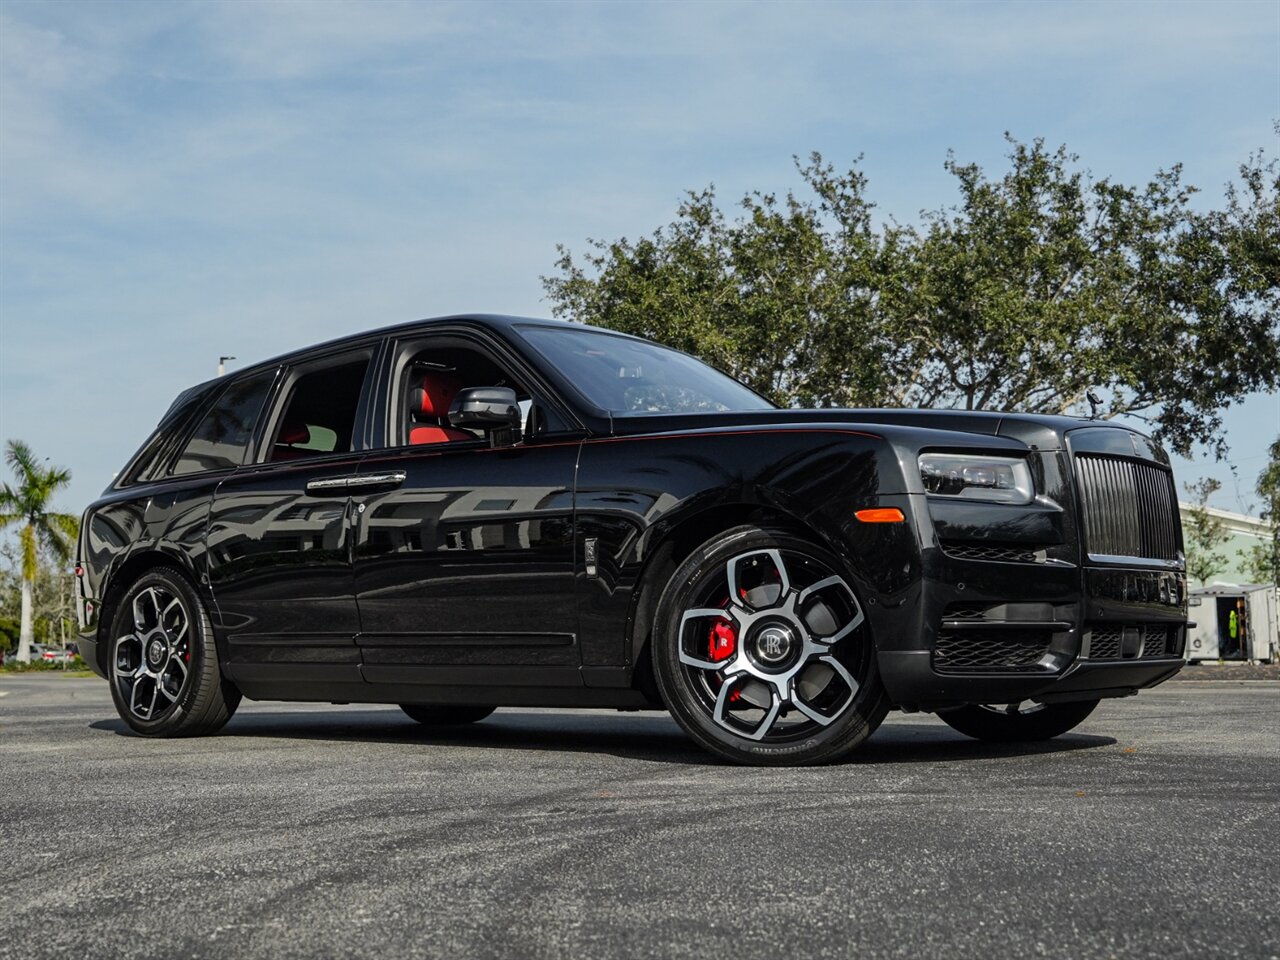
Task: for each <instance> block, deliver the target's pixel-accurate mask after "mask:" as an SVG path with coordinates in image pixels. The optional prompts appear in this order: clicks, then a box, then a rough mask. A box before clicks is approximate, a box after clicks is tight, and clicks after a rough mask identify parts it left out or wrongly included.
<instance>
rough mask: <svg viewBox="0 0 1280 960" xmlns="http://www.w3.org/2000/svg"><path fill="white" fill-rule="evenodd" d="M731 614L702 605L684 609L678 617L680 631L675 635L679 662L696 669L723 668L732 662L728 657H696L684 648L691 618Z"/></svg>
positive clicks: (725, 616)
mask: <svg viewBox="0 0 1280 960" xmlns="http://www.w3.org/2000/svg"><path fill="white" fill-rule="evenodd" d="M731 616H732V614H731V613H730V612H729V611H728V610H719V609H716V608H714V607H704V608H700V609H695V610H686V611H685V613H684V616H682V617H681V618H680V633H679V635H678V636H677V641H678V643H677V649H676V652H677V654H678V655H679V657H680V662H681V663H683V664H685V665H686V666H690V667H695V668H697V669H698V670H723V669H724V668H725V667H726V666H728V665H729V664H730V663H732V662H733V658H732V657H729V658H726V659H724V660H720V661H716V660H711V659H708V658H707V657H698V656H695V655H694V654H692V653H690V652H689V651H688V650H686V649H685V638H686V636H687V635H688V633H689V631H688V629H687V628H688V626H689V622H690V621H691V620H725V619H728V618H730V617H731Z"/></svg>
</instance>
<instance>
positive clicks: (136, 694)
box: [129, 674, 148, 717]
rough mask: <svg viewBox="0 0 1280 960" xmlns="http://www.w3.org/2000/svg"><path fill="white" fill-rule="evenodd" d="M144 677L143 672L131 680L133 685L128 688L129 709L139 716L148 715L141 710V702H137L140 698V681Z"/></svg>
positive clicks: (141, 685)
mask: <svg viewBox="0 0 1280 960" xmlns="http://www.w3.org/2000/svg"><path fill="white" fill-rule="evenodd" d="M145 677H146V675H145V674H143V675H142V676H140V677H138V679H137V680H135V681H134V682H133V686H132V687H131V688H130V690H129V710H130V711H131V712H132V713H133V714H134V715H135V716H139V717H146V716H148V714H146V713H144V712H143V707H142V704H141V703H139V700H140V699H141V696H140V695H141V694H142V688H143V683H142V681H143V680H144V679H145Z"/></svg>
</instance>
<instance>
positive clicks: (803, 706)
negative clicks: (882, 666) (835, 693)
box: [789, 656, 858, 727]
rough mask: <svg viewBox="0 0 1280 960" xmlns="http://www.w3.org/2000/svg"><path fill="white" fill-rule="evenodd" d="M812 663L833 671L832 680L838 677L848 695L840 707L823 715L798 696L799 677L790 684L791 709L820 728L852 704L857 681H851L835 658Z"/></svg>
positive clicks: (849, 674) (851, 677) (851, 676)
mask: <svg viewBox="0 0 1280 960" xmlns="http://www.w3.org/2000/svg"><path fill="white" fill-rule="evenodd" d="M814 662H815V663H821V664H824V665H826V666H827V667H830V668H831V670H832V671H833V677H832V679H833V680H834V679H835V677H839V678H840V679H841V680H842V681H843V682H844V685H845V687H846V689H848V691H849V695H848V696H847V697H845V698H844V699H843V700H842V701H841V702H840V705H839V706H838V707H836V708H835V710H833V711H832V712H831V713H823V712H822V711H820V710H819V709H818V708H817V707H814V706H813V705H811V704H809V703H806V702H805V700H804V699H803V698H802V697H801V696H800V690H799V687H800V684H799V677H797V678H796V680H795V681H793V682H792V684H791V690H790V696H789V701H790V703H791V705H792V706H793V707H795V708H796V709H797V710H799V711H800V712H801V713H803V714H804V715H805V716H806V717H808V718H809V719H810V720H812V721H813V722H814V723H818V724H821V725H822V726H824V727H825V726H827V725H828V724H830V723H831V722H832V721H834V720H835V719H836V718H837V717H839V716H840V714H842V713H844V711H845V709H846V708H847V707H848V706H849V704H851V703H852V702H853V698H854V697H855V696H857V694H858V681H857V680H855V679H853V675H852V674H851V673H849V671H848V670H847V669H846V668H845V665H844V664H843V663H841V662H840V661H839V660H837V659H836V658H835V657H832V656H823V657H819V658H818V659H817V660H815V661H814ZM829 682H830V681H829ZM825 689H826V687H825V686H824V687H823V690H825ZM821 692H822V691H819V693H821Z"/></svg>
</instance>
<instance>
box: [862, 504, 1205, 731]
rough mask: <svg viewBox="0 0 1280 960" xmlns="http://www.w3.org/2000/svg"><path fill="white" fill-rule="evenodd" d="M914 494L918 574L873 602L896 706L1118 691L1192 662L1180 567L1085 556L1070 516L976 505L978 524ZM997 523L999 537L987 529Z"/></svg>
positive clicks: (884, 672) (969, 512)
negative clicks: (1187, 655)
mask: <svg viewBox="0 0 1280 960" xmlns="http://www.w3.org/2000/svg"><path fill="white" fill-rule="evenodd" d="M921 499H923V498H921ZM903 500H904V507H906V508H908V509H911V510H912V511H913V513H914V516H915V519H916V522H917V524H918V525H919V528H918V529H919V534H920V547H921V554H920V559H921V567H920V569H921V577H920V579H919V580H918V581H916V582H915V583H914V584H912V589H911V590H910V591H905V590H904V591H903V592H902V593H901V595H899V596H897V597H890V596H885V595H883V594H882V595H881V596H880V597H879V598H878V602H877V603H876V604H875V605H874V606H873V607H872V608H871V609H872V611H873V612H872V613H871V619H872V626H873V629H874V631H875V637H876V645H877V654H878V664H879V668H880V675H881V679H882V680H883V682H884V685H885V688H886V689H887V691H888V693H889V696H890V698H891V699H892V701H893V702H894V703H895V704H896V705H897V706H899V707H903V708H905V709H920V710H941V709H947V708H950V707H955V706H961V705H964V704H971V703H1011V702H1016V701H1020V700H1035V701H1041V702H1050V701H1054V700H1059V701H1064V700H1085V699H1095V698H1103V697H1121V696H1127V695H1129V694H1133V693H1136V692H1137V691H1138V690H1141V689H1144V688H1146V687H1151V686H1155V685H1156V684H1158V683H1162V682H1163V681H1165V680H1167V679H1169V678H1170V677H1172V676H1173V675H1175V674H1176V673H1177V672H1178V671H1179V670H1180V669H1181V668H1182V666H1183V663H1184V660H1183V654H1184V646H1185V642H1186V618H1187V607H1186V578H1185V575H1184V574H1183V573H1182V572H1181V571H1180V570H1177V569H1173V568H1171V567H1169V566H1167V565H1166V566H1156V565H1143V562H1142V561H1135V562H1133V563H1132V564H1129V565H1126V564H1123V563H1121V564H1116V563H1107V564H1096V563H1092V564H1089V565H1087V566H1083V567H1082V566H1080V565H1079V564H1078V563H1077V562H1075V561H1076V560H1077V559H1078V558H1079V553H1078V547H1077V546H1076V545H1075V542H1076V532H1075V530H1074V529H1073V525H1072V523H1071V518H1070V515H1067V514H1057V515H1055V514H1054V513H1053V512H1051V511H1047V510H1039V509H1035V510H1028V511H1025V513H1024V512H1018V513H1014V512H1013V511H1006V512H1005V516H1012V517H1013V518H1014V520H1015V521H1016V522H1009V521H1006V522H1005V523H1003V524H997V523H995V522H993V521H992V519H991V518H990V517H987V516H984V515H982V514H983V510H984V508H973V507H966V508H965V510H966V513H965V515H964V518H965V519H973V520H974V521H975V522H974V523H973V524H972V526H971V527H970V528H969V529H965V530H957V527H958V524H957V523H955V522H954V520H953V522H951V523H950V526H949V527H948V526H947V525H946V524H944V523H943V522H941V521H942V519H943V518H942V517H941V516H939V515H938V514H940V513H941V511H939V510H938V509H937V506H936V505H934V510H933V511H930V510H929V509H928V505H927V504H925V503H921V502H920V500H917V499H916V498H903ZM913 500H914V501H915V502H910V501H913ZM992 513H993V514H994V511H992ZM954 516H955V514H953V517H954ZM993 529H994V530H999V534H998V536H999V541H998V548H997V545H996V544H993V542H992V541H989V540H988V541H984V538H983V537H982V536H981V533H982V532H983V531H986V530H993ZM958 534H960V535H962V536H960V535H958Z"/></svg>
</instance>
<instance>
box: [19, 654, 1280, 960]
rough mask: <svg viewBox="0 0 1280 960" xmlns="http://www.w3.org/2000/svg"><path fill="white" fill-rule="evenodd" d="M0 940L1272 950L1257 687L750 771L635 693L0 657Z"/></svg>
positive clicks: (31, 951)
mask: <svg viewBox="0 0 1280 960" xmlns="http://www.w3.org/2000/svg"><path fill="white" fill-rule="evenodd" d="M0 784H2V790H0V796H2V797H3V803H4V814H3V818H2V822H0V851H2V852H0V884H3V889H4V891H5V905H4V918H3V927H2V928H0V929H2V932H0V957H5V958H8V957H13V958H19V957H21V958H30V957H55V956H58V957H70V956H75V957H165V958H174V957H186V956H191V957H273V958H274V957H282V958H283V957H312V956H325V957H338V956H343V957H375V956H376V957H400V956H408V957H413V956H421V957H561V956H582V957H609V956H619V957H710V956H715V957H724V958H734V960H739V958H755V957H762V958H763V957H779V956H794V957H797V958H799V957H836V956H851V957H853V956H856V957H860V958H865V957H944V956H945V957H975V958H976V957H989V956H999V957H1005V956H1009V957H1038V956H1050V957H1138V956H1143V957H1147V956H1151V957H1154V956H1161V957H1164V956H1187V957H1250V958H1256V957H1275V956H1277V954H1278V953H1280V913H1278V912H1277V911H1278V909H1280V908H1278V906H1277V905H1278V904H1280V683H1276V682H1274V681H1271V682H1267V681H1262V682H1256V683H1249V682H1245V683H1237V682H1222V683H1215V682H1198V683H1195V682H1193V683H1170V684H1167V685H1165V686H1164V687H1161V688H1158V689H1156V690H1153V691H1149V692H1147V693H1145V694H1142V695H1140V696H1138V697H1136V698H1133V699H1128V700H1123V701H1112V702H1105V701H1104V703H1103V704H1102V706H1101V707H1099V709H1098V710H1097V711H1096V712H1095V713H1094V715H1093V716H1092V717H1091V718H1090V719H1089V720H1088V721H1086V723H1085V724H1084V725H1083V726H1082V727H1080V728H1079V730H1078V731H1077V732H1075V733H1073V734H1068V735H1067V736H1065V737H1062V738H1060V739H1058V740H1056V741H1052V742H1050V743H1047V744H1037V745H1031V746H1025V745H1022V746H991V745H986V744H981V743H978V742H976V741H971V740H967V739H965V738H964V737H961V736H960V735H959V734H956V733H953V732H952V731H951V730H950V728H948V727H946V726H945V725H944V724H942V723H941V722H940V721H938V720H937V719H936V718H933V717H927V716H904V715H902V714H896V713H895V714H890V716H889V719H888V721H887V722H886V723H885V725H884V726H883V727H882V728H881V729H880V731H879V732H878V733H877V734H876V735H875V737H874V738H873V739H872V740H871V741H870V742H869V743H868V744H867V745H866V747H865V748H864V749H863V750H862V751H861V752H860V753H859V754H858V755H857V756H856V759H854V760H853V761H851V762H849V763H845V764H843V765H840V766H835V767H827V768H819V769H799V770H759V769H742V768H736V767H730V766H726V765H724V764H722V763H719V762H717V761H715V760H714V759H713V758H711V757H710V756H708V755H705V754H703V753H702V752H700V751H699V750H697V749H696V748H695V747H694V746H693V745H692V744H691V743H689V742H688V741H687V740H686V739H685V738H684V737H683V735H682V734H681V733H680V731H679V730H678V729H677V727H676V726H675V724H674V723H673V722H672V721H671V720H670V719H668V718H667V717H666V716H665V715H662V714H635V713H632V714H619V713H613V712H606V711H589V712H570V711H550V710H504V711H499V712H498V713H497V714H495V715H494V716H493V717H491V718H490V719H488V720H486V721H484V722H483V723H480V724H478V725H476V726H474V727H469V728H465V729H455V730H449V731H443V732H442V731H439V730H435V731H432V730H428V729H426V728H423V727H420V726H418V725H417V724H415V723H413V722H412V721H410V720H409V719H408V718H406V717H404V716H403V714H401V713H400V711H399V710H397V709H396V708H394V707H360V706H352V707H336V706H335V707H328V706H319V705H301V704H258V703H245V704H244V705H243V706H242V707H241V709H240V712H239V713H238V714H237V715H236V717H235V719H234V720H232V722H231V724H230V725H229V726H228V727H227V728H226V730H225V731H224V732H223V733H222V734H220V735H218V736H216V737H210V738H207V739H203V740H182V741H175V740H169V741H163V740H145V739H141V738H138V737H135V736H131V735H130V734H129V733H128V731H127V728H126V727H125V726H124V725H123V724H122V723H121V722H120V721H119V720H118V719H117V718H116V716H115V713H114V711H113V710H112V707H111V703H110V697H109V694H108V692H107V687H106V684H105V683H104V682H102V681H97V680H74V679H64V678H60V677H48V676H44V677H40V676H29V675H28V676H15V677H5V678H0Z"/></svg>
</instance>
